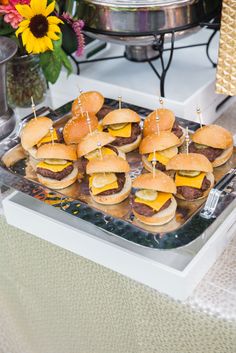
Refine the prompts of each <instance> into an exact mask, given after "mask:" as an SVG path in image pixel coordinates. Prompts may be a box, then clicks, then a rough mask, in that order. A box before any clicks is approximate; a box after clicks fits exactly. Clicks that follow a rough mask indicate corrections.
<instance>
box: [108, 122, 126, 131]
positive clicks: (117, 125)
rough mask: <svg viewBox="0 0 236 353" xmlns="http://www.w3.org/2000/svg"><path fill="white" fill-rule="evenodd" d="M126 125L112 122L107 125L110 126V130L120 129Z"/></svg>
mask: <svg viewBox="0 0 236 353" xmlns="http://www.w3.org/2000/svg"><path fill="white" fill-rule="evenodd" d="M126 125H127V123H121V124H112V125H110V126H109V127H110V128H111V129H112V130H120V129H123V127H125V126H126Z"/></svg>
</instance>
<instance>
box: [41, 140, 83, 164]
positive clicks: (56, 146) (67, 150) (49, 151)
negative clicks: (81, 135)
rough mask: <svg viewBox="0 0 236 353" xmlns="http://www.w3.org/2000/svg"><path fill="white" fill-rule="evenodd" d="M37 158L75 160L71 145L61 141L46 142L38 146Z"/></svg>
mask: <svg viewBox="0 0 236 353" xmlns="http://www.w3.org/2000/svg"><path fill="white" fill-rule="evenodd" d="M37 159H66V160H68V161H76V160H77V155H76V151H75V149H74V148H73V147H72V146H67V145H64V144H63V143H47V144H45V145H42V146H40V147H39V149H38V151H37Z"/></svg>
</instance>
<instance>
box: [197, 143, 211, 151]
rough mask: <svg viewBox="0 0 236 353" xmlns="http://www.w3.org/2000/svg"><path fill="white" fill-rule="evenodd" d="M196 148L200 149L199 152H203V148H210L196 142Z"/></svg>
mask: <svg viewBox="0 0 236 353" xmlns="http://www.w3.org/2000/svg"><path fill="white" fill-rule="evenodd" d="M195 146H196V148H197V149H199V150H201V149H202V148H207V147H208V146H206V145H201V144H200V143H196V142H195Z"/></svg>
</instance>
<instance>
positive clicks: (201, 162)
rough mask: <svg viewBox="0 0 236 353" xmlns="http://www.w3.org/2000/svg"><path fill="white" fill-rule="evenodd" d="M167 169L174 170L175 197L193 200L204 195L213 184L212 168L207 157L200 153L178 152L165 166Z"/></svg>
mask: <svg viewBox="0 0 236 353" xmlns="http://www.w3.org/2000/svg"><path fill="white" fill-rule="evenodd" d="M166 169H167V170H174V171H176V173H175V184H176V187H177V194H176V197H178V198H179V199H183V200H188V201H193V200H199V199H202V198H204V197H206V196H207V195H208V194H209V192H210V190H211V188H212V187H213V185H214V175H213V174H212V171H213V168H212V165H211V163H210V162H209V161H208V159H207V158H206V157H205V156H203V155H202V154H197V153H189V154H184V153H181V154H178V155H176V156H175V157H173V158H172V159H171V160H170V161H169V163H168V164H167V166H166Z"/></svg>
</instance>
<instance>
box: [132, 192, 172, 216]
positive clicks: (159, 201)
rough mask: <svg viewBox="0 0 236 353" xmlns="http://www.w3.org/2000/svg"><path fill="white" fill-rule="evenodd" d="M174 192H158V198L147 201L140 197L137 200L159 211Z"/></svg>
mask: <svg viewBox="0 0 236 353" xmlns="http://www.w3.org/2000/svg"><path fill="white" fill-rule="evenodd" d="M171 197H172V194H170V193H167V192H158V195H157V198H156V199H155V200H154V201H146V200H143V199H140V198H139V197H136V198H135V200H134V201H135V202H138V203H142V204H144V205H147V206H149V207H151V208H152V209H153V210H155V211H157V212H158V211H159V210H160V209H161V208H162V206H163V205H164V204H165V203H166V202H167V201H168V200H169V199H171Z"/></svg>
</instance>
